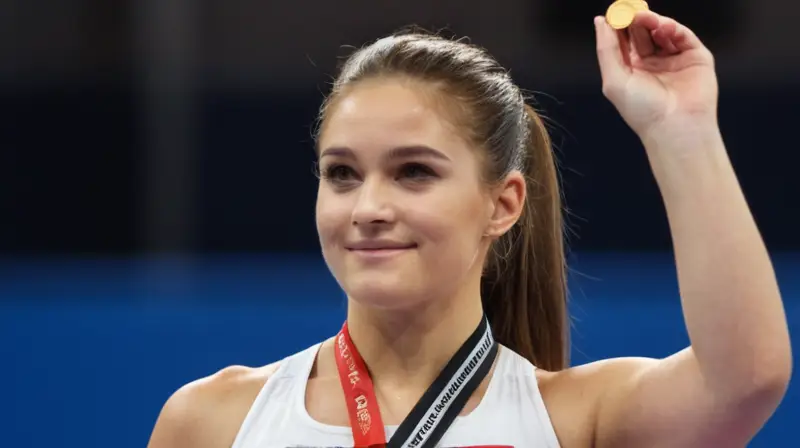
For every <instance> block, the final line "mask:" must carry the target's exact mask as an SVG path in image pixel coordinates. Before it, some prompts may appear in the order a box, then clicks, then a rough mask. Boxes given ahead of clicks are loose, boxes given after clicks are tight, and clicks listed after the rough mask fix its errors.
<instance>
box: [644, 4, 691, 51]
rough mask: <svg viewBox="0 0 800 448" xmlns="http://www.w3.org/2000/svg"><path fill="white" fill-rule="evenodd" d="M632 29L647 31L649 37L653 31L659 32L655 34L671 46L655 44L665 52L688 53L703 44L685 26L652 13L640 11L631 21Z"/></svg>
mask: <svg viewBox="0 0 800 448" xmlns="http://www.w3.org/2000/svg"><path fill="white" fill-rule="evenodd" d="M632 27H642V28H645V29H648V30H650V32H651V35H652V32H653V31H655V30H660V31H659V32H658V33H657V34H658V36H659V38H660V39H668V40H669V41H671V45H662V43H661V42H656V45H658V46H661V47H665V48H664V49H665V50H669V51H671V52H676V51H688V50H692V49H695V48H702V47H703V43H702V42H701V41H700V39H699V38H698V37H697V35H695V33H694V32H693V31H692V30H691V29H689V28H688V27H687V26H685V25H683V24H681V23H679V22H677V21H676V20H675V19H673V18H671V17H667V16H662V15H660V14H657V13H655V12H653V11H642V12H639V13H638V14H636V17H634V19H633V24H632ZM664 44H666V42H664ZM667 47H669V48H667ZM673 49H674V50H673Z"/></svg>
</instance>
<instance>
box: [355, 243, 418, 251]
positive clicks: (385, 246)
mask: <svg viewBox="0 0 800 448" xmlns="http://www.w3.org/2000/svg"><path fill="white" fill-rule="evenodd" d="M415 247H417V245H416V244H414V243H403V242H396V241H360V242H357V243H353V244H348V245H347V246H346V248H347V250H350V251H364V252H379V251H397V250H404V249H413V248H415Z"/></svg>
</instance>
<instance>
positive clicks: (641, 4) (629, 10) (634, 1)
mask: <svg viewBox="0 0 800 448" xmlns="http://www.w3.org/2000/svg"><path fill="white" fill-rule="evenodd" d="M648 9H649V6H648V5H647V2H646V1H644V0H618V1H616V2H614V3H613V4H612V5H611V6H609V7H608V10H606V21H607V22H608V24H609V25H611V28H614V29H615V30H621V29H624V28H627V27H629V26H630V25H631V23H633V19H634V18H635V17H636V13H637V12H639V11H647V10H648Z"/></svg>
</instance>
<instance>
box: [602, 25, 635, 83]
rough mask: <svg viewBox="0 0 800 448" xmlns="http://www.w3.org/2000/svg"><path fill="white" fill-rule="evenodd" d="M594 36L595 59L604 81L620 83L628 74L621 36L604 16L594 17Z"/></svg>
mask: <svg viewBox="0 0 800 448" xmlns="http://www.w3.org/2000/svg"><path fill="white" fill-rule="evenodd" d="M594 27H595V36H596V40H597V61H598V63H599V65H600V74H601V75H602V77H603V82H604V83H621V82H622V81H623V80H624V79H625V77H627V76H628V74H629V73H630V72H629V69H628V67H629V66H628V65H626V63H625V59H624V58H625V57H624V55H623V51H622V48H621V47H620V40H623V41H624V40H625V39H621V36H619V35H618V33H617V32H616V30H614V29H613V28H611V26H610V25H609V24H608V23H607V22H606V19H605V17H602V16H598V17H595V18H594Z"/></svg>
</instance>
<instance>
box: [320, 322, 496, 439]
mask: <svg viewBox="0 0 800 448" xmlns="http://www.w3.org/2000/svg"><path fill="white" fill-rule="evenodd" d="M497 350H498V346H497V343H496V342H495V340H494V337H493V336H492V330H491V327H490V326H489V322H488V320H487V319H486V317H485V316H484V318H483V319H481V322H480V324H478V327H477V328H476V329H475V331H474V332H473V333H472V335H471V336H470V337H469V338H468V339H467V340H466V342H464V344H463V345H462V346H461V348H459V349H458V351H457V352H456V354H455V355H453V357H452V358H450V361H448V363H447V365H446V366H445V367H444V369H442V371H441V372H440V373H439V376H438V377H437V378H436V380H434V382H433V384H431V386H430V387H428V390H427V391H425V393H424V394H423V395H422V398H420V400H419V401H418V402H417V404H416V405H414V408H413V409H412V410H411V412H410V413H409V414H408V416H407V417H406V418H405V419H404V420H403V422H402V423H401V424H400V426H399V427H398V428H397V431H396V432H395V434H394V435H393V436H392V438H391V440H389V441H388V442H387V440H386V433H385V430H384V426H383V420H382V419H381V413H380V409H378V400H377V399H376V397H375V388H374V386H373V383H372V379H371V378H370V376H369V372H368V371H367V366H366V364H365V363H364V360H363V359H362V358H361V355H360V354H359V353H358V350H357V349H356V347H355V345H353V341H352V339H350V332H349V331H348V329H347V322H345V323H344V325H343V326H342V329H341V331H340V332H339V334H338V335H337V336H336V349H335V350H334V351H335V353H336V365H337V368H338V370H339V380H340V382H341V384H342V389H343V390H344V395H345V400H346V402H347V411H348V414H349V417H350V426H351V428H352V430H353V440H354V441H355V447H356V448H367V447H386V448H432V447H434V446H435V445H436V443H437V442H439V440H441V438H442V437H443V436H444V434H445V432H446V431H447V429H448V428H449V427H450V425H452V424H453V421H455V419H456V417H457V416H458V414H459V413H460V412H461V410H462V409H463V408H464V405H466V403H467V400H468V399H469V397H470V396H472V393H473V392H475V389H477V387H478V385H480V383H481V381H483V379H484V378H485V377H486V375H487V374H488V373H489V370H490V369H491V367H492V363H493V362H494V359H495V358H496V356H497Z"/></svg>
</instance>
